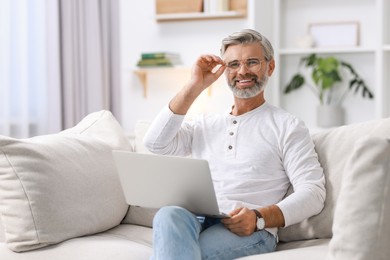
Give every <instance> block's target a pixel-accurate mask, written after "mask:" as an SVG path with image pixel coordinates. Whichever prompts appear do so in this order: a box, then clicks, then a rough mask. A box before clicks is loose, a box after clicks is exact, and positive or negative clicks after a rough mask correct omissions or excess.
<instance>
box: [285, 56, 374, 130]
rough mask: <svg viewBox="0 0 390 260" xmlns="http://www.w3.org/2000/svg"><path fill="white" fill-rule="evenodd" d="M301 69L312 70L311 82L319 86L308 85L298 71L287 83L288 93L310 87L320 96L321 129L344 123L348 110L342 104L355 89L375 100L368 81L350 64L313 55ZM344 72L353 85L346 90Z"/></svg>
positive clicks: (303, 62) (318, 113) (318, 122)
mask: <svg viewBox="0 0 390 260" xmlns="http://www.w3.org/2000/svg"><path fill="white" fill-rule="evenodd" d="M301 66H304V67H305V68H309V69H311V79H312V81H313V83H314V84H315V86H313V85H310V84H309V83H308V82H306V80H305V77H304V76H303V74H302V73H299V72H298V73H297V74H295V75H294V76H293V77H292V79H291V81H290V82H289V83H288V84H287V86H286V88H285V89H284V93H285V94H288V93H290V92H291V91H293V90H296V89H299V88H300V87H302V86H303V85H307V86H308V87H309V88H310V90H312V91H313V92H314V94H315V95H316V96H317V97H318V99H319V102H320V107H319V108H318V109H317V124H318V126H321V127H330V126H337V125H342V124H343V123H344V115H343V114H344V109H343V107H342V106H341V105H342V103H343V101H344V100H345V98H346V97H347V94H348V93H349V92H350V91H352V90H354V91H355V93H357V92H358V91H359V90H361V93H362V96H363V98H365V97H367V98H369V99H372V98H374V95H373V93H372V92H371V91H370V89H369V88H368V87H367V85H366V83H365V82H364V80H363V79H362V78H361V77H360V76H359V75H358V74H357V72H356V71H355V69H354V68H353V67H352V65H351V64H349V63H346V62H344V61H341V60H339V59H337V58H335V57H332V56H330V57H326V58H322V57H318V56H317V55H316V54H310V55H309V56H306V57H303V58H302V59H301V61H300V67H301ZM343 69H344V70H345V71H347V72H348V73H349V74H350V76H351V79H350V80H349V86H348V87H347V88H344V89H342V87H343V86H345V85H342V84H341V83H342V81H343V80H342V78H341V75H340V74H341V72H342V70H343ZM345 87H346V86H345ZM329 106H333V108H329ZM324 107H328V108H324ZM326 111H328V112H326ZM324 113H330V115H324ZM336 113H337V114H336ZM332 119H333V120H332Z"/></svg>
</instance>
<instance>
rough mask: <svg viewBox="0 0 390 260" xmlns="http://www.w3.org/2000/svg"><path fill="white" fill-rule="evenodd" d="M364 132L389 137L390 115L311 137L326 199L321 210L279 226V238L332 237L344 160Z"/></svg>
mask: <svg viewBox="0 0 390 260" xmlns="http://www.w3.org/2000/svg"><path fill="white" fill-rule="evenodd" d="M366 136H378V137H383V138H390V119H389V118H387V119H380V120H373V121H368V122H364V123H356V124H351V125H347V126H342V127H338V128H335V129H331V130H325V131H323V132H320V133H317V134H314V135H313V136H312V137H313V141H314V144H315V149H316V151H317V153H318V157H319V161H320V163H321V166H322V167H323V168H324V173H325V179H326V200H325V207H324V209H323V210H322V212H321V213H320V214H318V215H316V216H313V217H311V218H309V219H307V220H304V221H302V222H301V223H299V224H296V225H292V226H290V227H287V228H282V229H280V230H279V239H280V241H284V242H288V241H295V240H303V239H313V238H331V237H332V225H333V215H334V208H335V202H336V201H337V198H338V195H339V191H340V187H341V182H342V176H343V174H344V173H346V172H348V170H349V169H348V168H345V167H346V164H347V161H348V159H349V157H350V155H351V152H352V150H353V148H354V145H355V143H356V142H357V141H358V140H360V139H362V138H364V137H366Z"/></svg>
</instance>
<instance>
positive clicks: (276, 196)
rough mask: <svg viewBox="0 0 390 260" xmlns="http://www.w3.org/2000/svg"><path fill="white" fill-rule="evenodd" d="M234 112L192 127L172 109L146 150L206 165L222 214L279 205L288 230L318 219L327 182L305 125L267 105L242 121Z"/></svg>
mask: <svg viewBox="0 0 390 260" xmlns="http://www.w3.org/2000/svg"><path fill="white" fill-rule="evenodd" d="M230 111H231V109H230V110H228V111H226V112H225V113H223V114H213V115H208V114H206V115H199V116H197V117H195V118H194V119H193V120H188V121H187V120H184V118H185V116H183V115H176V114H174V113H173V112H172V111H171V110H170V109H169V107H168V106H166V107H165V108H164V109H163V110H162V111H161V112H160V113H159V115H158V116H157V118H156V119H155V120H154V121H153V123H152V125H151V126H150V128H149V130H148V132H147V134H146V135H145V138H144V144H145V146H146V147H147V148H148V149H149V150H150V151H151V152H153V153H158V154H166V155H177V156H189V155H191V156H192V157H193V158H200V159H206V160H207V161H208V162H209V165H210V170H211V174H212V179H213V183H214V188H215V192H216V195H217V200H218V204H219V207H220V210H221V212H230V211H231V210H233V209H235V208H237V207H248V208H261V207H265V206H269V205H272V204H276V205H277V206H278V207H279V208H280V210H281V211H282V213H283V216H284V219H285V226H286V227H287V226H290V225H292V224H295V223H298V222H301V221H302V220H304V219H306V218H308V217H310V216H313V215H315V214H318V213H319V212H320V211H321V210H322V208H323V206H324V200H325V195H326V192H325V178H324V174H323V170H322V168H321V166H320V164H319V162H318V156H317V153H316V152H315V150H314V144H313V142H312V140H311V137H310V134H309V132H308V130H307V128H306V127H305V125H304V123H303V122H302V121H301V120H300V119H298V118H297V117H295V116H293V115H291V114H289V113H287V112H285V111H284V110H282V109H280V108H277V107H275V106H272V105H270V104H268V103H267V102H266V103H264V104H263V105H261V106H260V107H258V108H256V109H254V110H252V111H250V112H247V113H245V114H243V115H240V116H233V115H231V114H230ZM290 184H291V185H292V186H293V189H294V192H293V193H292V194H291V195H289V196H287V197H286V193H287V190H288V188H289V186H290ZM267 230H269V231H270V232H271V233H273V234H274V235H276V233H277V229H276V228H275V229H267Z"/></svg>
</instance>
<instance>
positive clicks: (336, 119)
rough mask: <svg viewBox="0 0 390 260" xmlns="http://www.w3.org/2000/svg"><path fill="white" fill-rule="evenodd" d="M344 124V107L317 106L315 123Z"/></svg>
mask: <svg viewBox="0 0 390 260" xmlns="http://www.w3.org/2000/svg"><path fill="white" fill-rule="evenodd" d="M343 124H344V108H343V107H342V106H338V105H319V106H318V107H317V125H318V126H319V127H332V126H340V125H343Z"/></svg>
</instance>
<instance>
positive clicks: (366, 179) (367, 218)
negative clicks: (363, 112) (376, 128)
mask: <svg viewBox="0 0 390 260" xmlns="http://www.w3.org/2000/svg"><path fill="white" fill-rule="evenodd" d="M352 154H353V155H352V157H351V159H350V160H349V162H348V166H347V169H348V171H347V172H346V174H345V175H344V177H343V184H342V187H341V191H340V196H339V199H338V202H337V206H336V210H335V217H334V225H333V238H332V240H331V242H330V250H329V255H328V259H329V260H333V259H335V260H336V259H340V260H341V259H355V260H364V259H375V260H382V259H383V260H385V259H389V256H390V247H389V241H390V223H389V219H390V142H389V140H386V139H383V138H371V137H370V138H368V139H365V140H362V141H361V142H357V143H356V148H355V149H354V152H353V153H352ZM362 245H364V247H362Z"/></svg>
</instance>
